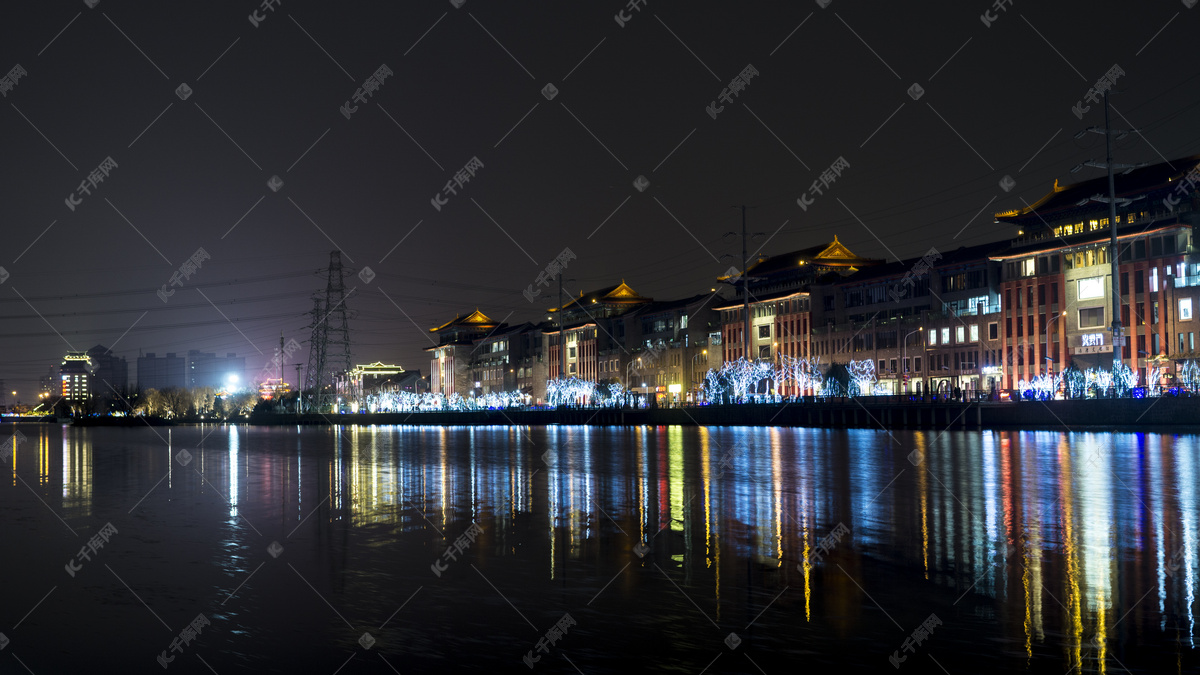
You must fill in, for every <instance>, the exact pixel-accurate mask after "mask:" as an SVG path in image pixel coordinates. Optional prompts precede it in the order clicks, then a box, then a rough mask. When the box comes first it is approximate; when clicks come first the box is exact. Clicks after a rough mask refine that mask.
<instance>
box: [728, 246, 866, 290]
mask: <svg viewBox="0 0 1200 675" xmlns="http://www.w3.org/2000/svg"><path fill="white" fill-rule="evenodd" d="M883 262H884V261H883V260H878V259H875V258H861V257H859V256H858V255H856V254H855V253H854V252H852V251H851V250H850V249H848V248H846V245H845V244H843V243H842V242H840V241H838V238H837V235H836V234H835V235H834V236H833V241H831V242H828V243H825V244H820V245H817V246H810V247H809V248H802V249H800V250H798V251H792V252H790V253H782V254H780V255H774V256H759V258H758V259H757V260H756V261H754V262H751V263H750V264H749V269H748V270H747V273H748V274H749V275H750V276H751V277H768V276H773V275H779V274H784V273H797V272H800V273H808V274H811V275H814V276H816V275H820V274H825V273H827V272H839V273H841V274H843V275H845V274H853V273H854V272H857V271H858V270H859V269H860V268H862V267H870V266H874V265H880V264H882V263H883ZM730 278H731V275H726V276H723V277H719V278H718V279H719V281H726V282H727V281H729V280H730ZM751 285H753V282H752V284H751Z"/></svg>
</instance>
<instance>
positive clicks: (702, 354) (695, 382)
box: [689, 349, 708, 388]
mask: <svg viewBox="0 0 1200 675" xmlns="http://www.w3.org/2000/svg"><path fill="white" fill-rule="evenodd" d="M701 357H704V358H706V359H707V357H708V350H707V349H702V350H700V353H699V354H695V355H693V356H692V376H691V378H689V379H690V380H691V383H692V388H697V387H696V385H698V384H700V380H698V379H697V378H696V359H698V358H701Z"/></svg>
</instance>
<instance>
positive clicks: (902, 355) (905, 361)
mask: <svg viewBox="0 0 1200 675" xmlns="http://www.w3.org/2000/svg"><path fill="white" fill-rule="evenodd" d="M923 330H925V328H924V327H923V326H917V329H916V330H914V331H913V332H911V333H909V334H908V335H905V336H904V342H902V343H901V344H900V363H901V364H903V365H904V392H905V393H908V359H907V357H905V354H906V349H907V347H908V338H910V337H912V336H913V335H916V334H917V333H920V332H921V331H923Z"/></svg>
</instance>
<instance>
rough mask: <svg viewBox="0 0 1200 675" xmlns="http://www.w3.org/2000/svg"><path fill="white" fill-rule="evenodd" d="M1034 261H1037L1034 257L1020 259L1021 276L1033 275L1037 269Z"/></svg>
mask: <svg viewBox="0 0 1200 675" xmlns="http://www.w3.org/2000/svg"><path fill="white" fill-rule="evenodd" d="M1036 263H1037V260H1036V259H1035V258H1029V259H1027V260H1022V261H1021V276H1023V277H1031V276H1033V275H1034V274H1035V273H1036V271H1037V266H1036Z"/></svg>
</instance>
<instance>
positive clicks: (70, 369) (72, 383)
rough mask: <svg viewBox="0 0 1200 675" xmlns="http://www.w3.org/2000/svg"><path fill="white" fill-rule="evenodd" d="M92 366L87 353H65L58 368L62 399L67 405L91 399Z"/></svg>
mask: <svg viewBox="0 0 1200 675" xmlns="http://www.w3.org/2000/svg"><path fill="white" fill-rule="evenodd" d="M93 368H94V366H93V365H92V360H91V357H89V356H88V353H87V352H67V354H66V356H64V357H63V361H62V364H61V365H60V366H59V367H58V374H59V380H60V381H61V382H62V397H63V398H64V399H66V401H67V402H69V403H83V402H84V401H87V400H88V399H90V398H91V397H92V377H93V376H92V371H93Z"/></svg>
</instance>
